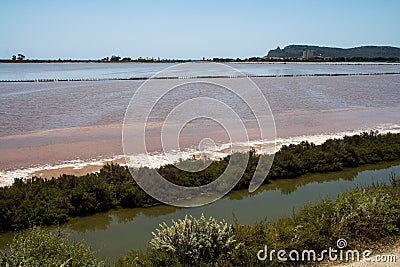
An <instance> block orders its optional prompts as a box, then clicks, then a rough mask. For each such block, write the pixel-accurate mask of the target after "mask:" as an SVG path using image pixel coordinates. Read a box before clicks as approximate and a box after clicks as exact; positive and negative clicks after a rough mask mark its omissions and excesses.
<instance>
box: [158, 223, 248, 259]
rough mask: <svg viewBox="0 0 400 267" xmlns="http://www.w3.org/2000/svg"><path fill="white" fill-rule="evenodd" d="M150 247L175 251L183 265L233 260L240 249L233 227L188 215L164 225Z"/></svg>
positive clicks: (161, 225)
mask: <svg viewBox="0 0 400 267" xmlns="http://www.w3.org/2000/svg"><path fill="white" fill-rule="evenodd" d="M156 231H157V233H154V232H153V233H152V234H153V236H154V237H153V239H152V240H151V241H150V244H151V246H152V248H153V249H154V250H158V251H162V252H171V253H173V254H174V255H175V256H177V257H178V258H179V261H180V262H183V263H184V262H186V263H188V262H192V263H197V262H199V261H201V262H212V261H217V260H218V259H221V258H231V257H232V256H233V254H234V252H235V250H236V249H237V248H238V247H239V246H240V244H238V243H237V242H236V240H235V236H234V230H233V227H232V225H230V224H228V223H226V222H225V221H220V222H218V221H217V220H215V219H214V218H212V217H210V218H209V219H208V220H207V219H206V218H205V217H204V215H201V217H200V218H199V219H197V218H194V217H193V216H191V215H190V216H187V215H186V216H185V218H184V219H183V220H181V219H180V220H178V221H172V225H171V226H168V225H167V224H166V223H165V222H164V223H163V224H160V228H159V229H156Z"/></svg>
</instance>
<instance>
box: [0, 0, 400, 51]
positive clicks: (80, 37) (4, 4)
mask: <svg viewBox="0 0 400 267" xmlns="http://www.w3.org/2000/svg"><path fill="white" fill-rule="evenodd" d="M399 11H400V1H397V0H393V1H390V0H386V1H385V0H381V1H379V0H374V1H369V0H364V1H362V0H360V1H352V0H347V1H342V0H339V1H332V0H319V1H318V0H316V1H294V0H293V1H285V0H275V1H267V0H264V1H262V0H260V1H234V0H230V1H224V0H222V1H218V0H212V1H209V0H201V1H200V0H199V1H190V0H187V1H174V0H165V1H145V0H142V1H135V0H110V1H102V0H97V1H95V0H93V1H89V0H88V1H85V0H81V1H80V0H66V1H62V0H48V1H41V0H26V1H23V0H1V1H0V58H10V57H11V55H12V54H17V53H23V54H25V55H26V56H27V58H31V59H32V58H55V59H57V58H59V57H60V58H73V59H86V58H93V59H97V58H102V57H105V56H110V55H113V54H116V55H120V56H123V57H125V56H129V57H132V58H137V57H139V56H142V57H161V58H201V57H203V56H204V57H241V58H245V57H250V56H263V55H265V54H266V53H267V51H268V50H269V49H272V48H276V46H278V45H279V46H281V47H283V46H286V45H289V44H315V45H323V46H338V47H353V46H360V45H390V46H400V30H399V27H400V15H399Z"/></svg>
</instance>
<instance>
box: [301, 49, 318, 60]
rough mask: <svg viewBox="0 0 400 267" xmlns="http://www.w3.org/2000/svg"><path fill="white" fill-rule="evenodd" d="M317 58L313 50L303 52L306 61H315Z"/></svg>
mask: <svg viewBox="0 0 400 267" xmlns="http://www.w3.org/2000/svg"><path fill="white" fill-rule="evenodd" d="M314 57H315V56H314V51H313V50H310V49H308V50H305V51H303V57H302V58H303V59H306V60H309V59H313V58H314Z"/></svg>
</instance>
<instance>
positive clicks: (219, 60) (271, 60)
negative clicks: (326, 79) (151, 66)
mask: <svg viewBox="0 0 400 267" xmlns="http://www.w3.org/2000/svg"><path fill="white" fill-rule="evenodd" d="M187 62H195V63H202V62H204V63H209V62H216V63H399V64H400V58H394V57H388V58H386V57H377V58H366V57H350V58H343V57H339V58H330V59H319V58H315V59H307V60H306V59H298V58H279V59H275V58H265V57H252V58H245V59H240V58H236V59H233V58H212V59H211V58H210V59H204V60H202V59H131V60H119V61H112V60H101V59H24V60H11V59H0V63H12V64H27V63H44V64H45V63H102V64H104V63H105V64H107V63H118V64H120V63H187Z"/></svg>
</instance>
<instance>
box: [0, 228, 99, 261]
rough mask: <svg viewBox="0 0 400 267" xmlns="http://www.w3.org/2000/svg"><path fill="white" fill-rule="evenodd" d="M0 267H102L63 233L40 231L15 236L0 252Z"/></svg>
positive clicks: (88, 251) (91, 253)
mask: <svg viewBox="0 0 400 267" xmlns="http://www.w3.org/2000/svg"><path fill="white" fill-rule="evenodd" d="M0 266H20V267H24V266H27V267H28V266H49V267H51V266H64V267H69V266H71V267H72V266H76V267H81V266H104V263H103V262H101V261H98V260H97V259H96V257H95V256H94V253H93V252H92V250H91V248H90V247H89V246H88V245H86V244H85V243H83V242H69V241H68V240H67V236H66V234H65V233H62V232H58V233H51V232H49V231H47V230H44V229H42V228H40V227H34V228H32V229H30V230H27V231H24V232H21V233H17V234H16V235H15V237H14V240H13V241H12V243H11V244H10V245H9V247H8V248H7V249H6V250H4V251H1V252H0Z"/></svg>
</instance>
